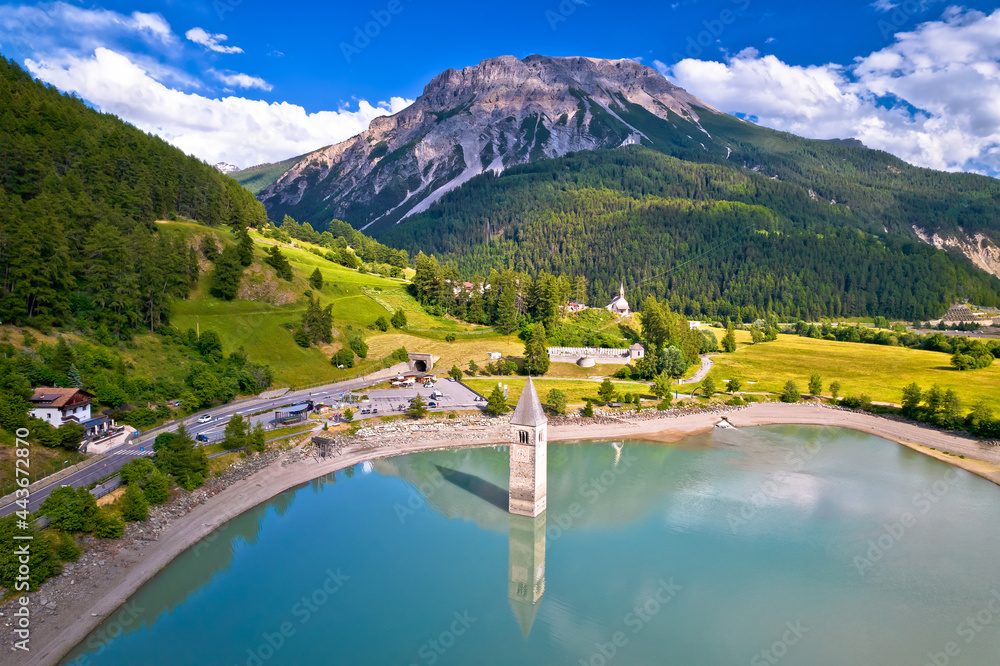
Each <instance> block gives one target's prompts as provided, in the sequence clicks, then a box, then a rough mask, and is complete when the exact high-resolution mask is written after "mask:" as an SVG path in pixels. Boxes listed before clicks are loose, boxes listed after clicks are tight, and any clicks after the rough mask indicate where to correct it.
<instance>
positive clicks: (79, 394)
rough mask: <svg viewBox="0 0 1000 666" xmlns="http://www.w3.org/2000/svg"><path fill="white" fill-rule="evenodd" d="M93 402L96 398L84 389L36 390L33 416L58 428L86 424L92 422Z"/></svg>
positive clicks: (33, 397)
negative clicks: (70, 424)
mask: <svg viewBox="0 0 1000 666" xmlns="http://www.w3.org/2000/svg"><path fill="white" fill-rule="evenodd" d="M93 402H94V396H92V395H91V394H89V393H87V392H86V391H84V390H83V389H78V388H48V387H42V388H36V389H35V393H34V395H32V396H31V405H32V407H31V415H32V416H34V417H35V418H36V419H41V420H42V421H45V422H46V423H48V424H50V425H52V426H55V427H56V428H58V427H60V426H62V425H63V424H64V423H85V422H88V421H91V413H90V406H91V404H93Z"/></svg>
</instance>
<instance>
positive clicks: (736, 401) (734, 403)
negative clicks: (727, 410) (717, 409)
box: [726, 396, 747, 407]
mask: <svg viewBox="0 0 1000 666" xmlns="http://www.w3.org/2000/svg"><path fill="white" fill-rule="evenodd" d="M726 404H727V405H729V406H730V407H742V406H743V405H745V404H747V403H746V402H744V401H743V400H742V399H741V398H740V397H739V396H736V397H735V398H731V399H729V400H727V401H726Z"/></svg>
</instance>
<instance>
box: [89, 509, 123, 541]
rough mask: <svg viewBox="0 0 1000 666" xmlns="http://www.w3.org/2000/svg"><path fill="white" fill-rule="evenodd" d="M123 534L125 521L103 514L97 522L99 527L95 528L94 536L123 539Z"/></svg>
mask: <svg viewBox="0 0 1000 666" xmlns="http://www.w3.org/2000/svg"><path fill="white" fill-rule="evenodd" d="M123 534H125V523H123V522H122V521H120V520H118V519H117V518H112V517H111V516H106V515H102V516H101V518H100V520H98V522H97V529H95V530H94V536H96V537H97V538H98V539H121V538H122V535H123Z"/></svg>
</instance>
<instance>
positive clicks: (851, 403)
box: [840, 393, 872, 410]
mask: <svg viewBox="0 0 1000 666" xmlns="http://www.w3.org/2000/svg"><path fill="white" fill-rule="evenodd" d="M840 404H842V405H843V406H844V407H849V408H851V409H864V410H869V409H871V408H872V399H871V396H869V395H867V394H865V393H862V394H861V395H851V396H847V397H846V398H844V399H843V400H841V401H840Z"/></svg>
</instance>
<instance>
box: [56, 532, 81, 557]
mask: <svg viewBox="0 0 1000 666" xmlns="http://www.w3.org/2000/svg"><path fill="white" fill-rule="evenodd" d="M82 552H83V551H82V550H81V549H80V546H79V545H78V544H77V543H76V539H75V538H74V537H73V535H72V534H69V533H68V532H63V533H62V534H60V535H59V543H58V544H56V557H58V558H59V559H60V560H62V561H63V562H76V561H77V560H78V559H80V553H82Z"/></svg>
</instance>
